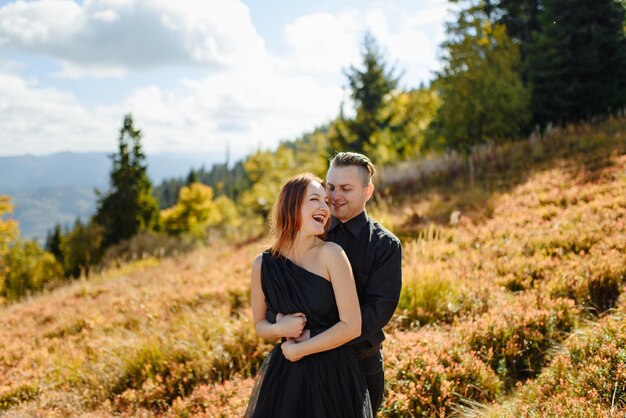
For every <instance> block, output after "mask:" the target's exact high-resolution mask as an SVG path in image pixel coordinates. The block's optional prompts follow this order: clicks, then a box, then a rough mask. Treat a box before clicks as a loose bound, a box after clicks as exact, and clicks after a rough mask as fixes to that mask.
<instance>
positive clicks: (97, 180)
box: [0, 152, 224, 241]
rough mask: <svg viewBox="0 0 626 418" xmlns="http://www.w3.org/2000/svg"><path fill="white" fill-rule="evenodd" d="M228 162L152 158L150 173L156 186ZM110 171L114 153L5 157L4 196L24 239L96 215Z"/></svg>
mask: <svg viewBox="0 0 626 418" xmlns="http://www.w3.org/2000/svg"><path fill="white" fill-rule="evenodd" d="M223 159H224V157H223V156H219V155H215V154H184V153H162V154H153V155H148V157H147V162H148V175H149V176H150V179H151V180H152V182H153V184H154V185H155V186H156V185H158V184H160V183H161V181H163V180H164V179H167V178H172V177H184V176H186V175H187V173H189V170H190V169H191V168H200V167H201V166H203V165H204V166H205V167H207V168H209V167H211V166H212V165H213V164H214V163H216V162H222V161H223ZM110 170H111V159H110V158H109V154H107V153H99V152H87V153H74V152H60V153H56V154H49V155H42V156H33V155H22V156H11V157H0V195H9V196H11V198H12V203H13V205H14V206H15V210H14V212H13V216H12V217H13V218H14V219H17V220H18V221H19V222H20V235H21V237H23V238H27V239H31V238H35V239H37V240H39V241H43V240H44V239H45V236H46V233H47V231H48V230H50V229H51V228H52V227H53V226H54V225H55V224H56V223H57V222H58V223H61V225H67V226H71V225H72V224H73V223H74V221H75V220H76V218H77V217H81V218H82V219H86V218H88V217H89V216H90V215H91V214H93V213H94V210H95V205H96V195H95V192H94V190H95V189H96V188H98V189H99V190H102V191H105V190H107V189H108V186H109V173H110Z"/></svg>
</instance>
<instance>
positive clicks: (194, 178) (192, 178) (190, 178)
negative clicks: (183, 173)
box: [185, 169, 199, 186]
mask: <svg viewBox="0 0 626 418" xmlns="http://www.w3.org/2000/svg"><path fill="white" fill-rule="evenodd" d="M198 181H199V176H198V173H197V172H196V171H194V170H193V169H191V170H189V174H187V181H186V182H185V183H186V185H187V186H190V185H192V184H193V183H197V182H198Z"/></svg>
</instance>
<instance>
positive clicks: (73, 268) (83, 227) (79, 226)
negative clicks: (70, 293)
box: [61, 218, 105, 278]
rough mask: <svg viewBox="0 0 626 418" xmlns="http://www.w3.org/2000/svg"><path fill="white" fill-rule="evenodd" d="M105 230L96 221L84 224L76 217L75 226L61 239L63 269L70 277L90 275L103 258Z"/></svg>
mask: <svg viewBox="0 0 626 418" xmlns="http://www.w3.org/2000/svg"><path fill="white" fill-rule="evenodd" d="M104 232H105V231H103V229H102V227H101V226H100V225H98V224H96V223H95V222H93V221H92V222H89V223H87V224H83V222H82V221H81V220H80V218H76V222H75V223H74V228H73V229H72V230H71V231H69V232H67V233H66V234H65V235H64V236H63V239H62V240H61V252H62V253H63V269H64V271H65V275H66V276H68V277H75V278H76V277H80V275H81V274H84V275H85V276H89V274H90V272H91V271H92V269H93V267H94V266H96V265H97V264H99V263H100V261H101V259H102V240H103V236H105V235H104Z"/></svg>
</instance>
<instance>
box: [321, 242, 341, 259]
mask: <svg viewBox="0 0 626 418" xmlns="http://www.w3.org/2000/svg"><path fill="white" fill-rule="evenodd" d="M342 253H343V248H341V246H340V245H339V244H335V243H334V242H324V243H323V244H322V245H321V247H320V255H321V256H322V257H324V258H325V259H328V260H333V259H336V258H337V257H341V255H342Z"/></svg>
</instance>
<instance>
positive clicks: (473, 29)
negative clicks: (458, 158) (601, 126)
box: [430, 1, 529, 154]
mask: <svg viewBox="0 0 626 418" xmlns="http://www.w3.org/2000/svg"><path fill="white" fill-rule="evenodd" d="M447 32H448V40H447V41H445V42H444V44H443V48H444V51H445V56H444V59H443V61H444V69H443V70H442V71H441V72H440V73H438V78H437V80H436V81H435V86H436V87H437V90H438V91H439V94H440V97H441V100H442V102H443V104H442V106H441V107H440V108H439V111H438V115H437V120H436V124H437V127H438V129H437V133H438V134H439V135H441V136H443V138H444V141H443V143H444V145H445V147H447V148H451V149H456V150H458V151H461V152H463V153H465V154H468V153H469V152H470V151H471V149H472V147H473V146H474V145H476V144H479V143H484V142H486V141H501V140H504V139H507V138H512V137H515V136H516V135H518V134H519V133H520V131H521V130H522V128H523V127H524V125H525V124H526V122H527V120H528V116H529V115H528V110H527V108H528V94H527V92H526V90H525V89H524V86H523V85H522V82H521V78H520V72H519V65H520V56H519V49H518V47H517V45H515V44H514V43H513V42H512V41H511V39H510V38H509V37H508V36H507V33H506V28H505V26H504V25H501V24H495V25H494V24H492V22H491V21H490V20H489V19H488V18H487V15H486V14H485V13H484V2H482V1H480V2H478V4H477V5H474V6H470V7H469V8H467V9H463V10H459V12H458V16H457V20H456V21H455V22H453V23H450V24H448V28H447ZM430 143H431V144H432V143H433V142H432V140H431V141H430Z"/></svg>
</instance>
